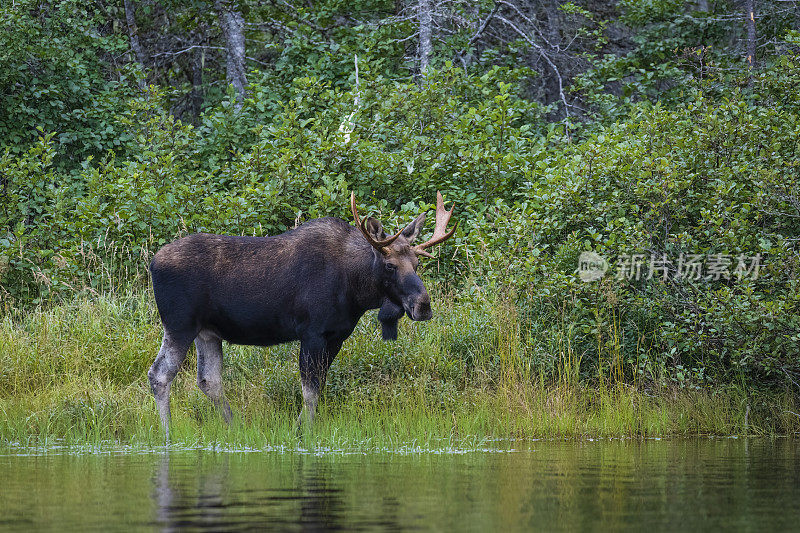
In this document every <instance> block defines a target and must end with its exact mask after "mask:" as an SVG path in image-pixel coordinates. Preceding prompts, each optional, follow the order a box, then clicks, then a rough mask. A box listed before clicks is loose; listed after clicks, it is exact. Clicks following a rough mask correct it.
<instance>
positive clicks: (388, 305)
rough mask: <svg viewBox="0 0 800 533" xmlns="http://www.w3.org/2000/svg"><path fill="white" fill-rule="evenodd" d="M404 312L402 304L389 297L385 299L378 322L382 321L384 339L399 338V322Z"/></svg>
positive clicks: (394, 339) (392, 339) (379, 312)
mask: <svg viewBox="0 0 800 533" xmlns="http://www.w3.org/2000/svg"><path fill="white" fill-rule="evenodd" d="M404 312H405V311H403V307H402V306H399V305H397V304H396V303H394V302H392V301H391V300H389V299H388V298H387V299H386V300H384V301H383V305H381V309H380V311H378V322H380V323H381V336H382V337H383V340H385V341H396V340H397V322H398V321H399V320H400V318H402V316H403V313H404Z"/></svg>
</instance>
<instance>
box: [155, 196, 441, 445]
mask: <svg viewBox="0 0 800 533" xmlns="http://www.w3.org/2000/svg"><path fill="white" fill-rule="evenodd" d="M350 207H351V210H352V213H353V219H354V221H355V227H354V226H352V225H350V224H349V223H347V222H346V221H344V220H341V219H338V218H330V217H327V218H318V219H314V220H310V221H308V222H306V223H304V224H302V225H300V226H299V227H297V228H295V229H293V230H290V231H287V232H286V233H283V234H281V235H276V236H274V237H232V236H225V235H209V234H202V233H201V234H195V235H189V236H187V237H183V238H182V239H179V240H177V241H175V242H172V243H170V244H167V245H166V246H164V247H163V248H161V250H159V251H158V253H156V255H155V257H154V258H153V261H152V263H151V264H150V272H151V274H152V280H153V292H154V293H155V301H156V305H157V307H158V312H159V314H160V315H161V322H162V324H163V326H164V338H163V341H162V344H161V350H160V351H159V352H158V356H157V357H156V360H155V362H154V363H153V365H152V367H151V368H150V371H149V372H148V377H149V380H150V386H151V388H152V390H153V395H154V396H155V399H156V404H157V405H158V411H159V414H160V416H161V422H162V424H163V425H164V428H165V430H166V432H167V438H168V439H169V419H170V412H169V390H170V385H171V384H172V380H173V379H174V378H175V376H176V374H177V373H178V369H179V368H180V365H181V363H182V362H183V360H184V359H185V357H186V353H187V351H188V349H189V346H190V345H191V343H192V342H194V343H195V346H196V347H197V384H198V386H199V387H200V389H201V390H202V391H203V392H204V393H205V394H206V396H208V397H209V398H210V399H211V401H212V402H213V403H214V404H215V405H216V406H217V407H218V408H219V409H220V410H221V412H222V415H223V416H224V418H225V420H226V421H230V419H231V410H230V407H229V406H228V402H227V400H226V399H225V394H224V392H223V386H222V377H221V371H222V341H223V340H225V341H228V342H230V343H233V344H249V345H257V346H269V345H273V344H280V343H283V342H289V341H293V340H300V380H301V385H302V391H303V412H304V413H305V414H306V419H307V420H308V422H311V421H312V420H313V417H314V412H315V410H316V405H317V399H318V397H319V392H320V389H321V387H322V386H323V385H324V383H325V376H326V374H327V371H328V368H329V367H330V365H331V363H332V362H333V359H334V357H336V354H338V353H339V350H340V348H341V346H342V343H343V342H344V341H345V339H347V338H348V337H349V336H350V334H351V333H352V332H353V329H354V328H355V326H356V324H357V323H358V321H359V319H360V318H361V316H362V315H363V314H364V313H365V312H366V311H367V310H369V309H377V308H380V312H379V314H378V318H379V320H380V321H381V324H382V326H383V337H384V339H396V338H397V321H398V320H399V319H400V318H401V317H402V315H403V313H405V314H406V315H408V317H409V318H411V319H412V320H429V319H430V318H431V316H432V312H431V305H430V298H429V297H428V292H427V290H426V289H425V286H424V285H423V283H422V280H421V279H420V278H419V276H418V275H417V273H416V270H417V266H418V264H419V260H418V259H417V256H425V257H433V256H432V255H431V254H430V253H429V252H428V251H426V249H427V248H430V247H431V246H434V245H436V244H439V243H441V242H443V241H445V240H447V239H449V238H450V237H452V236H453V234H454V232H455V227H453V228H452V229H450V230H449V231H448V230H447V224H448V223H449V221H450V217H451V215H452V212H453V209H452V208H451V209H450V210H449V211H448V210H446V209H445V207H444V200H443V199H442V195H441V194H440V193H437V198H436V227H435V229H434V232H433V236H432V237H431V238H430V239H429V240H427V241H426V242H424V243H422V244H418V245H413V242H414V240H415V239H416V238H417V237H418V236H419V234H420V232H421V231H422V227H423V224H424V222H425V213H424V212H423V213H422V214H420V215H419V216H418V217H417V218H416V219H415V220H414V221H413V222H411V223H410V224H409V225H408V226H406V227H405V228H404V229H402V230H400V231H398V232H397V233H395V234H394V235H392V236H389V237H387V236H386V234H385V233H384V231H383V227H382V225H381V223H380V222H379V221H378V220H376V219H374V218H371V217H370V218H367V219H365V220H363V221H362V220H361V219H360V217H359V215H358V210H357V208H356V199H355V193H353V194H352V195H351V197H350ZM301 417H302V412H301ZM298 420H299V419H298Z"/></svg>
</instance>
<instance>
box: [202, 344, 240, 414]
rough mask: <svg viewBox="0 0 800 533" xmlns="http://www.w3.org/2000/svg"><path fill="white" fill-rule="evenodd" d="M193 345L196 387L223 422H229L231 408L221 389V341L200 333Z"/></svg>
mask: <svg viewBox="0 0 800 533" xmlns="http://www.w3.org/2000/svg"><path fill="white" fill-rule="evenodd" d="M194 345H195V346H196V347H197V386H198V387H200V390H201V391H203V393H204V394H205V395H206V396H208V398H209V399H210V400H211V401H212V402H213V403H214V406H215V407H216V408H217V409H218V410H219V411H220V412H221V413H222V417H223V418H224V419H225V422H230V421H231V418H232V417H231V408H230V405H228V400H227V399H226V398H225V391H224V389H223V387H222V340H221V339H220V338H219V337H217V336H216V335H214V334H212V333H210V332H207V331H201V332H200V334H199V335H198V336H197V338H196V339H195V340H194Z"/></svg>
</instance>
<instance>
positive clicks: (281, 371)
mask: <svg viewBox="0 0 800 533" xmlns="http://www.w3.org/2000/svg"><path fill="white" fill-rule="evenodd" d="M435 300H436V301H437V302H438V305H437V308H436V310H435V318H434V319H433V320H432V321H430V322H427V323H413V322H410V321H408V320H403V321H401V330H400V339H399V340H398V341H397V342H395V343H387V342H383V341H382V340H381V339H380V326H379V324H378V322H377V320H376V317H375V316H374V314H368V315H367V316H365V317H364V318H362V320H361V322H360V323H359V325H358V327H357V329H356V331H355V333H354V334H353V336H352V337H351V338H350V339H349V340H348V341H347V342H346V343H345V345H344V347H343V349H342V352H341V353H340V355H339V356H338V358H337V360H336V361H335V362H334V365H333V367H332V368H331V371H330V373H329V375H328V380H327V386H326V389H325V391H324V394H323V398H322V402H321V404H320V407H319V416H318V417H317V421H316V423H315V426H314V428H313V430H311V432H309V433H306V434H305V435H303V434H301V435H299V436H298V433H297V431H295V420H296V416H297V413H298V411H299V409H300V406H301V397H300V387H299V378H298V371H297V362H296V359H297V351H298V346H297V345H296V344H285V345H281V346H275V347H271V348H259V347H245V346H231V345H226V346H225V363H224V369H225V370H224V380H225V387H226V393H227V396H228V399H229V400H230V403H231V406H232V408H233V409H234V411H235V412H236V419H235V421H234V422H233V423H232V424H231V425H230V426H225V425H224V424H223V423H222V422H221V420H220V417H219V416H217V414H216V413H214V411H213V409H212V408H211V406H210V402H208V401H207V400H206V398H205V397H204V396H203V395H202V393H201V392H200V391H199V390H198V389H197V387H196V385H195V378H196V373H195V370H196V359H195V355H194V352H193V350H192V351H190V354H189V357H188V358H187V361H186V363H185V365H184V369H183V371H182V372H181V373H180V374H179V375H178V378H177V379H176V382H175V384H174V385H173V388H172V407H173V431H172V438H173V441H174V442H177V443H184V444H189V445H192V444H204V445H214V444H223V443H224V444H225V445H244V446H254V447H263V446H294V445H297V443H298V441H297V439H305V438H309V437H310V438H312V439H313V442H314V443H315V445H319V446H330V447H356V448H364V447H367V448H373V447H375V448H383V447H399V446H420V447H438V446H451V445H456V444H458V445H465V444H467V445H479V444H480V443H481V442H485V441H486V440H488V439H496V438H562V437H569V438H581V437H646V436H674V435H698V434H716V435H728V434H744V433H748V434H753V433H757V434H758V433H762V434H763V433H770V434H772V433H793V432H797V431H798V430H799V429H800V417H798V416H797V415H795V414H794V413H798V412H800V409H798V408H797V407H796V406H795V400H794V396H792V395H791V394H789V393H786V394H780V393H775V394H773V395H771V396H769V397H767V398H763V397H762V398H761V399H760V400H757V401H756V400H754V399H753V397H752V396H751V395H750V394H749V393H748V392H747V391H745V390H742V389H737V388H727V389H725V390H708V389H703V390H698V389H690V388H685V389H678V388H664V387H656V386H654V385H652V384H650V385H648V386H644V385H642V384H635V385H631V384H625V383H623V382H621V381H619V380H614V379H612V378H613V375H614V374H618V373H621V369H619V368H618V367H619V365H622V357H621V356H619V355H618V354H617V355H615V354H613V353H612V354H611V358H610V360H609V363H610V364H609V366H608V370H610V372H608V373H609V374H610V375H608V376H604V377H597V378H592V379H590V380H588V381H587V380H586V379H583V380H581V379H580V372H581V359H582V354H579V353H576V352H575V350H574V349H573V347H572V346H571V344H570V341H569V339H570V334H569V331H568V330H569V327H570V326H569V324H568V323H563V324H561V326H560V327H558V328H555V329H554V331H556V333H555V335H556V337H557V338H554V339H542V340H541V342H538V341H537V340H536V339H528V338H523V335H521V333H520V331H521V327H520V317H519V316H518V313H517V310H516V307H515V306H514V305H513V304H512V303H510V302H508V301H506V300H504V299H502V298H490V299H473V300H467V301H463V300H458V298H457V297H456V296H452V295H440V296H439V297H438V298H436V299H435ZM160 335H161V329H160V325H159V320H158V315H157V312H156V310H155V306H154V304H153V302H152V298H151V296H150V294H149V293H147V292H142V291H138V292H131V293H127V294H117V295H111V296H108V295H107V296H97V297H83V298H78V299H76V300H74V301H72V302H68V303H63V304H60V305H57V306H54V307H49V308H40V309H37V310H34V311H29V312H26V313H21V312H18V313H14V312H12V313H8V314H6V316H4V317H3V318H2V319H1V320H0V412H1V413H2V416H1V417H0V442H5V443H11V442H14V443H23V444H24V443H37V444H42V443H44V444H47V443H49V442H53V441H55V440H58V441H59V442H66V443H75V444H80V443H95V442H103V441H114V442H121V443H135V444H141V445H156V444H162V443H163V439H164V436H163V433H162V431H161V429H160V427H159V424H158V419H157V415H156V409H155V403H154V401H153V400H152V397H151V394H150V390H149V385H148V383H147V378H146V372H147V368H148V367H149V365H150V364H151V362H152V360H153V358H154V356H155V352H156V350H157V349H158V346H159V343H160ZM543 346H555V347H556V348H557V353H554V354H547V357H549V358H550V361H552V364H553V365H554V366H555V370H554V371H553V372H549V373H545V372H544V371H542V370H541V368H542V367H543V366H545V365H540V364H539V363H540V358H541V357H542V355H541V353H542V347H543ZM612 346H613V345H612Z"/></svg>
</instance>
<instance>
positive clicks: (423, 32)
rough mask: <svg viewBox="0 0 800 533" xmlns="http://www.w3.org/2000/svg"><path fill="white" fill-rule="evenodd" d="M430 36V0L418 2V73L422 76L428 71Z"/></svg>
mask: <svg viewBox="0 0 800 533" xmlns="http://www.w3.org/2000/svg"><path fill="white" fill-rule="evenodd" d="M432 34H433V17H432V15H431V0H419V71H420V72H421V73H422V74H423V75H424V74H425V72H426V71H427V70H428V64H429V63H430V57H431V54H432V53H433V42H432V40H431V39H432Z"/></svg>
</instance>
